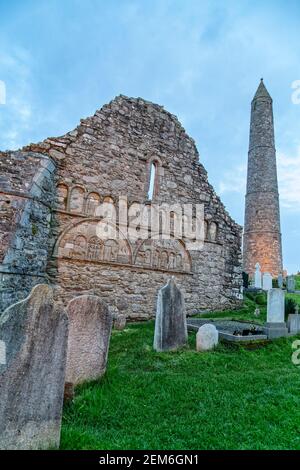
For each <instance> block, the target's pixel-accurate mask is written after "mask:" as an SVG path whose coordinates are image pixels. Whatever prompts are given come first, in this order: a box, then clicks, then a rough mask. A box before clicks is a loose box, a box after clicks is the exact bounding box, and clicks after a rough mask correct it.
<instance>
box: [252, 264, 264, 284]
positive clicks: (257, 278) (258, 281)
mask: <svg viewBox="0 0 300 470" xmlns="http://www.w3.org/2000/svg"><path fill="white" fill-rule="evenodd" d="M254 287H255V288H256V289H261V287H262V277H261V271H260V264H259V263H256V265H255V275H254Z"/></svg>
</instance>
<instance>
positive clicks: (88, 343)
mask: <svg viewBox="0 0 300 470" xmlns="http://www.w3.org/2000/svg"><path fill="white" fill-rule="evenodd" d="M67 314H68V317H69V339H68V356H67V371H66V382H70V383H73V384H74V385H77V384H79V383H82V382H85V381H88V380H95V379H98V378H99V377H101V376H102V375H103V374H104V372H105V370H106V364H107V356H108V349H109V342H110V334H111V327H112V315H111V313H110V312H109V309H108V306H107V305H106V304H105V303H104V302H103V301H102V300H101V299H100V298H99V297H97V296H95V295H82V296H79V297H75V298H74V299H72V300H71V301H70V302H69V304H68V307H67Z"/></svg>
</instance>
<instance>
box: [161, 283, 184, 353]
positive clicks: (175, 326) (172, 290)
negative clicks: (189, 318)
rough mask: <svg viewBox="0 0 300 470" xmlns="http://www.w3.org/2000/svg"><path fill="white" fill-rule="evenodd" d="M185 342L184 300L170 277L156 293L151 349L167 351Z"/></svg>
mask: <svg viewBox="0 0 300 470" xmlns="http://www.w3.org/2000/svg"><path fill="white" fill-rule="evenodd" d="M186 342H187V325H186V313H185V305H184V298H183V294H182V292H181V291H180V290H179V288H178V287H177V286H176V283H175V279H174V277H172V278H171V279H170V280H169V281H168V283H167V285H166V286H164V287H162V288H161V289H160V290H159V292H158V298H157V309H156V318H155V332H154V342H153V348H154V349H155V350H156V351H169V350H174V349H177V348H180V347H181V346H184V345H185V344H186Z"/></svg>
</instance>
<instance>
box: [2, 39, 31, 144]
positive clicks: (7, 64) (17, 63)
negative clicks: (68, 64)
mask: <svg viewBox="0 0 300 470" xmlns="http://www.w3.org/2000/svg"><path fill="white" fill-rule="evenodd" d="M0 70H2V71H4V72H5V76H4V77H0V78H1V79H3V81H5V85H6V101H5V105H4V106H2V107H1V110H0V113H1V115H0V123H1V126H0V149H1V150H5V149H12V150H14V149H17V148H19V147H21V146H22V144H23V140H24V134H26V133H27V132H28V131H29V130H30V128H31V123H32V119H33V110H32V106H33V105H32V76H31V58H30V56H29V54H28V53H27V52H26V51H23V50H22V49H21V48H12V50H11V51H7V52H6V53H3V52H1V54H0ZM4 72H3V73H4Z"/></svg>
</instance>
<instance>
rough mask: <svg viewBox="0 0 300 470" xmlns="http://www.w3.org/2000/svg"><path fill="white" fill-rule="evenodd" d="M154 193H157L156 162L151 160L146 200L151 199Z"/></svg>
mask: <svg viewBox="0 0 300 470" xmlns="http://www.w3.org/2000/svg"><path fill="white" fill-rule="evenodd" d="M156 194H157V162H152V163H151V165H150V179H149V189H148V200H149V201H152V199H153V197H154V196H155V195H156Z"/></svg>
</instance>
